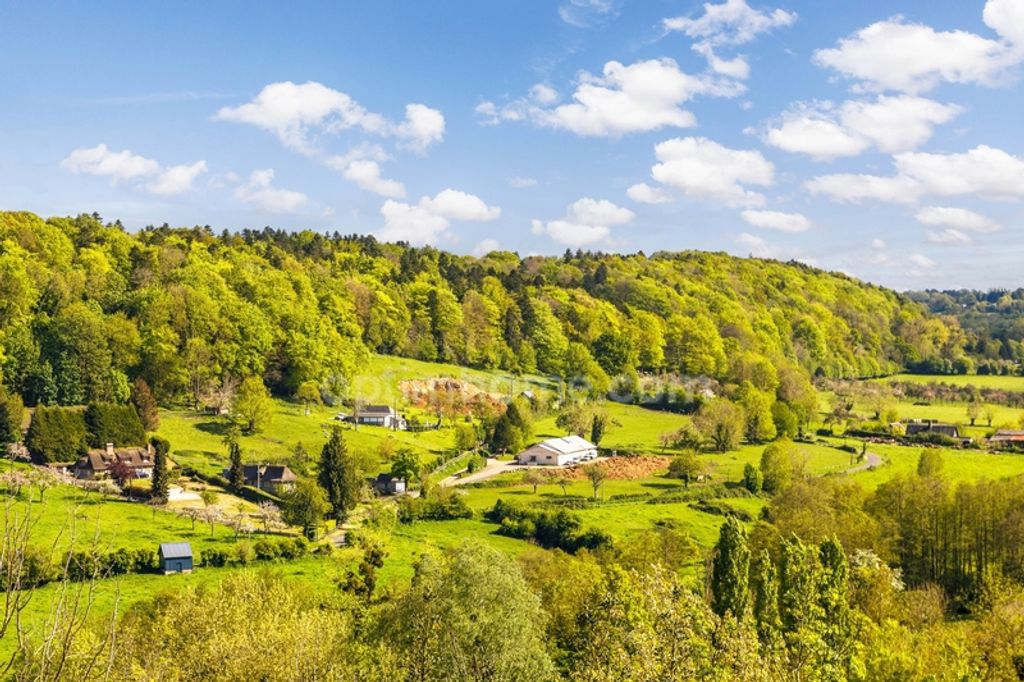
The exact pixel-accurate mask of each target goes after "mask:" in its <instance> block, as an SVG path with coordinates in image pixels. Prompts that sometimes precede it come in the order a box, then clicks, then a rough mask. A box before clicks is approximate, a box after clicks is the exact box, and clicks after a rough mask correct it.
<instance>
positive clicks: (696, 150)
mask: <svg viewBox="0 0 1024 682" xmlns="http://www.w3.org/2000/svg"><path fill="white" fill-rule="evenodd" d="M654 152H655V155H656V156H657V158H658V161H659V163H657V164H655V165H654V167H653V168H651V177H652V178H654V179H655V180H657V181H658V182H660V183H662V184H663V185H666V186H668V187H671V188H672V189H676V190H678V191H680V192H682V193H683V194H684V195H686V196H687V197H689V198H691V199H698V200H709V201H716V202H721V203H724V204H728V205H737V206H759V205H761V204H763V203H764V196H763V195H761V194H759V193H757V192H752V191H750V190H748V189H747V188H746V187H745V185H758V186H762V187H764V186H768V185H771V184H772V182H773V176H774V173H775V167H774V166H773V165H772V164H771V162H769V161H768V160H766V159H765V158H764V157H763V156H762V155H761V153H760V152H758V151H756V150H746V149H730V148H728V147H723V146H722V145H720V144H718V143H717V142H715V141H713V140H709V139H707V138H704V137H685V138H678V137H677V138H673V139H670V140H666V141H664V142H662V143H660V144H658V145H657V146H655V148H654Z"/></svg>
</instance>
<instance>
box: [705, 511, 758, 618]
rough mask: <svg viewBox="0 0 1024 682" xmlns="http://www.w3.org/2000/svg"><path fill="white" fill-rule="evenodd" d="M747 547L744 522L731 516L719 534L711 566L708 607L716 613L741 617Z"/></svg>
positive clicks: (748, 562) (743, 612)
mask: <svg viewBox="0 0 1024 682" xmlns="http://www.w3.org/2000/svg"><path fill="white" fill-rule="evenodd" d="M749 564H750V550H749V549H748V548H747V534H746V531H744V530H743V526H741V525H740V522H739V521H737V520H736V517H734V516H730V517H729V518H728V519H727V520H726V522H725V523H723V524H722V528H721V530H720V531H719V535H718V544H716V545H715V555H714V559H713V560H712V566H711V607H712V609H713V610H714V611H715V613H717V614H718V615H719V616H724V615H725V614H726V613H730V612H731V613H732V614H733V616H734V617H735V618H737V619H742V618H743V615H744V614H745V613H746V610H747V600H748V589H747V583H748V578H747V570H748V568H749Z"/></svg>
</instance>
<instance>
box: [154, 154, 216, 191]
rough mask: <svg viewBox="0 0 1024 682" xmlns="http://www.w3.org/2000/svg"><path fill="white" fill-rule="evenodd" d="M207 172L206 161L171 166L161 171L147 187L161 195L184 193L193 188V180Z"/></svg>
mask: <svg viewBox="0 0 1024 682" xmlns="http://www.w3.org/2000/svg"><path fill="white" fill-rule="evenodd" d="M205 172H206V162H205V161H196V162H195V163H193V164H183V165H180V166H171V167H170V168H165V169H163V170H162V171H160V174H159V175H157V176H156V178H154V179H153V181H152V182H150V183H149V184H148V185H147V186H146V188H147V189H148V190H149V191H150V192H152V193H153V194H159V195H161V196H175V195H178V194H184V193H185V192H188V191H189V190H191V189H192V183H193V181H195V179H196V178H198V177H199V176H200V175H202V174H203V173H205Z"/></svg>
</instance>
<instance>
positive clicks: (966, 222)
mask: <svg viewBox="0 0 1024 682" xmlns="http://www.w3.org/2000/svg"><path fill="white" fill-rule="evenodd" d="M914 217H915V218H917V221H918V222H919V223H921V224H922V225H928V226H929V227H948V228H953V229H956V230H970V231H971V232H997V231H998V230H999V224H998V223H996V222H995V221H994V220H992V219H991V218H989V217H987V216H983V215H981V214H980V213H975V212H974V211H968V210H967V209H966V208H951V207H947V206H927V207H925V208H922V209H921V210H920V211H918V212H917V213H916V214H914Z"/></svg>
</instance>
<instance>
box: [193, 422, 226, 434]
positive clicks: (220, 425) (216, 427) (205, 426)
mask: <svg viewBox="0 0 1024 682" xmlns="http://www.w3.org/2000/svg"><path fill="white" fill-rule="evenodd" d="M230 427H231V424H230V423H228V422H226V421H205V422H199V423H198V424H196V429H198V430H199V431H202V432H203V433H211V434H213V435H215V436H226V435H227V433H228V429H229V428H230Z"/></svg>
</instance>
